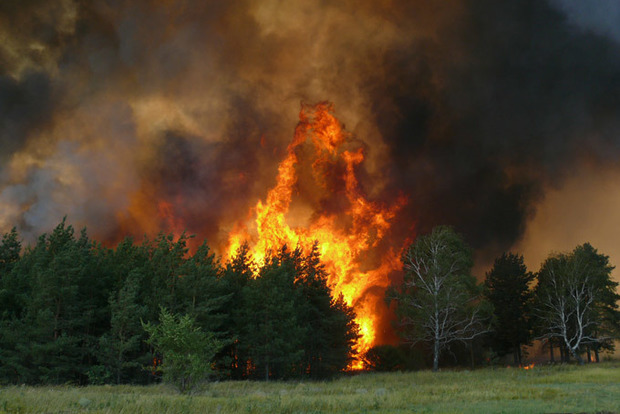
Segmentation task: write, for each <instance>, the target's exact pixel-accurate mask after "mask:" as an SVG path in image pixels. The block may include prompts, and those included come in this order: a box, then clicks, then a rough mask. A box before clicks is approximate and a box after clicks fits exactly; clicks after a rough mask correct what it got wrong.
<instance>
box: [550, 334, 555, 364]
mask: <svg viewBox="0 0 620 414" xmlns="http://www.w3.org/2000/svg"><path fill="white" fill-rule="evenodd" d="M549 357H550V358H551V360H550V362H553V363H555V357H554V356H553V342H551V340H549Z"/></svg>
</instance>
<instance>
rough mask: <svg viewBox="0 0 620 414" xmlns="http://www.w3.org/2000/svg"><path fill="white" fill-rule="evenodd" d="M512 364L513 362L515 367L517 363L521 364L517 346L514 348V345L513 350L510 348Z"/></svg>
mask: <svg viewBox="0 0 620 414" xmlns="http://www.w3.org/2000/svg"><path fill="white" fill-rule="evenodd" d="M512 364H513V365H514V366H515V367H518V366H519V365H521V364H520V363H519V356H518V355H517V348H516V347H515V348H513V350H512Z"/></svg>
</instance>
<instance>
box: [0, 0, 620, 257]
mask: <svg viewBox="0 0 620 414" xmlns="http://www.w3.org/2000/svg"><path fill="white" fill-rule="evenodd" d="M378 3H380V2H371V1H368V2H354V1H344V0H343V1H337V2H286V1H278V0H272V1H262V2H251V1H244V0H234V1H227V2H220V1H197V0H185V1H175V2H169V1H155V0H133V1H129V0H127V1H123V0H106V1H104V0H94V1H89V2H83V1H72V0H57V1H7V2H2V3H0V23H2V24H0V36H2V39H3V41H2V44H1V46H0V63H1V64H0V71H2V72H0V127H1V130H0V144H1V145H2V147H1V149H0V162H1V164H0V229H1V230H7V229H9V228H10V227H11V226H13V225H18V226H19V227H20V230H22V232H24V234H25V237H26V238H30V239H32V238H33V237H34V236H36V235H37V234H38V233H40V232H42V231H46V230H49V228H51V227H52V226H53V225H54V224H55V223H57V222H58V221H59V220H60V219H61V217H62V216H64V215H68V216H69V220H70V221H72V222H74V223H76V224H78V225H86V226H88V227H89V229H90V231H91V233H92V234H93V235H94V236H96V237H102V238H109V239H115V238H117V237H119V236H120V235H121V234H123V233H126V232H129V233H134V234H136V235H141V234H142V233H143V232H144V231H146V230H148V231H151V230H156V228H157V227H159V226H161V227H163V228H162V230H168V229H167V228H165V226H166V222H165V221H162V220H161V218H160V217H158V210H157V208H156V207H152V206H153V205H156V204H157V200H160V199H165V200H166V201H167V202H168V203H170V204H171V205H172V206H173V211H174V212H175V214H177V215H179V216H180V217H181V218H182V220H183V223H184V225H185V226H187V228H188V229H189V231H190V232H196V233H198V235H199V236H200V237H201V238H202V237H207V238H208V239H209V240H215V241H221V240H225V239H226V232H227V231H228V230H230V228H231V227H232V226H233V225H234V222H235V221H237V220H239V219H243V218H244V217H245V215H246V214H247V211H248V208H249V207H250V206H251V205H254V204H255V202H256V200H258V199H259V198H262V197H264V195H265V191H266V189H267V188H269V187H270V186H271V185H273V180H274V177H275V174H276V171H277V170H276V168H277V161H279V160H280V159H281V156H282V155H283V154H284V153H285V151H286V145H287V144H288V142H289V141H290V139H291V138H292V134H293V130H294V126H295V124H296V122H297V113H298V111H299V108H300V102H307V103H312V102H318V101H323V100H330V101H332V102H334V104H335V107H336V115H337V116H338V117H339V118H340V119H341V120H342V121H343V123H344V124H345V125H346V127H347V129H348V130H349V131H351V132H352V133H353V134H354V136H355V137H357V138H358V139H360V140H362V141H364V143H365V144H364V145H365V148H366V152H367V155H368V160H367V163H366V165H365V169H364V171H360V172H361V173H362V174H361V177H362V181H363V182H362V184H364V186H365V188H366V190H367V191H368V193H369V196H370V197H371V198H378V199H382V200H384V201H385V202H387V203H390V202H393V201H394V200H395V198H396V197H397V196H398V194H400V193H403V194H405V195H407V196H408V197H409V199H410V202H409V204H408V207H407V210H406V211H405V213H404V216H403V217H401V220H403V222H405V223H406V224H405V225H402V226H398V229H397V231H396V232H395V234H394V235H393V237H394V238H400V239H401V240H404V239H405V237H406V236H410V233H409V234H405V232H410V229H411V225H412V224H413V223H415V226H416V228H417V230H418V231H426V230H428V229H430V228H431V227H432V226H434V225H436V224H440V223H445V224H452V225H455V226H456V227H457V229H458V230H460V231H462V232H463V233H464V234H465V235H466V237H467V239H468V240H469V241H470V242H471V243H472V244H473V245H474V246H475V247H476V248H477V249H479V250H481V251H482V250H485V249H486V250H489V251H491V252H492V253H495V252H497V251H499V250H501V249H505V248H509V247H510V246H511V245H512V244H513V243H514V242H515V241H516V240H518V239H519V237H520V236H521V234H522V233H523V231H524V228H525V226H526V223H527V220H528V218H529V217H530V215H531V214H532V212H533V211H535V208H536V206H537V205H538V203H539V201H540V200H541V197H542V196H543V195H544V194H545V192H546V191H547V190H548V189H549V188H550V187H553V186H557V185H559V184H560V183H561V182H562V180H563V178H564V177H565V175H566V172H567V171H571V170H574V169H575V168H578V167H579V165H581V164H582V163H584V162H588V163H590V164H592V163H594V164H597V163H600V164H601V165H606V166H610V165H612V166H613V165H615V163H616V160H617V157H618V154H619V152H620V151H619V150H620V53H619V52H620V50H619V49H620V47H619V43H618V38H617V37H615V32H614V31H613V30H612V29H611V28H610V29H609V30H594V29H592V27H595V26H596V25H593V24H592V22H593V21H598V19H600V17H597V16H599V15H597V14H596V13H594V12H591V13H590V14H588V16H589V17H588V19H585V20H584V19H583V18H582V19H581V20H579V19H577V20H576V18H575V16H577V14H575V12H574V10H575V7H576V6H575V3H574V2H569V1H560V0H554V1H550V2H545V1H540V0H530V1H503V2H497V1H491V0H488V1H465V0H464V1H442V2H427V1H400V2H399V1H396V2H387V3H389V4H385V5H383V4H378ZM592 8H595V7H594V6H592ZM610 27H611V26H610ZM149 201H151V202H149ZM149 205H150V206H151V207H149ZM325 208H331V207H330V206H326V207H325ZM148 223H151V224H148ZM401 230H402V233H401V234H398V233H399V231H401Z"/></svg>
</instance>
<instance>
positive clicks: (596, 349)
mask: <svg viewBox="0 0 620 414" xmlns="http://www.w3.org/2000/svg"><path fill="white" fill-rule="evenodd" d="M594 359H595V360H596V363H599V362H600V360H599V359H598V347H597V348H594Z"/></svg>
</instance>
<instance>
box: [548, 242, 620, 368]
mask: <svg viewBox="0 0 620 414" xmlns="http://www.w3.org/2000/svg"><path fill="white" fill-rule="evenodd" d="M612 269H613V267H611V266H610V265H609V262H608V257H607V256H604V255H600V254H598V253H597V252H596V250H595V249H594V248H592V246H591V245H589V244H587V243H586V244H584V245H582V246H578V247H576V248H575V250H573V252H571V253H570V254H557V255H554V256H551V257H549V258H548V259H547V260H546V261H545V262H544V263H543V265H542V268H541V270H540V272H539V274H538V286H537V288H536V313H537V317H538V319H539V328H540V329H541V335H540V336H539V338H540V339H547V340H552V339H553V338H557V340H559V341H560V342H561V343H563V344H564V346H565V347H566V349H567V350H568V352H569V353H570V355H572V356H573V357H574V358H575V359H576V360H577V361H578V362H579V363H580V364H583V363H584V361H583V359H582V358H581V356H580V350H581V349H582V348H583V347H584V346H585V345H591V344H603V343H605V342H607V341H609V340H610V339H611V331H610V330H608V329H607V326H606V325H607V324H606V322H607V320H608V318H607V315H609V313H610V312H612V313H615V309H616V308H617V304H616V301H617V298H618V295H617V294H616V293H615V287H616V285H617V283H615V282H613V281H611V279H610V273H611V270H612Z"/></svg>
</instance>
